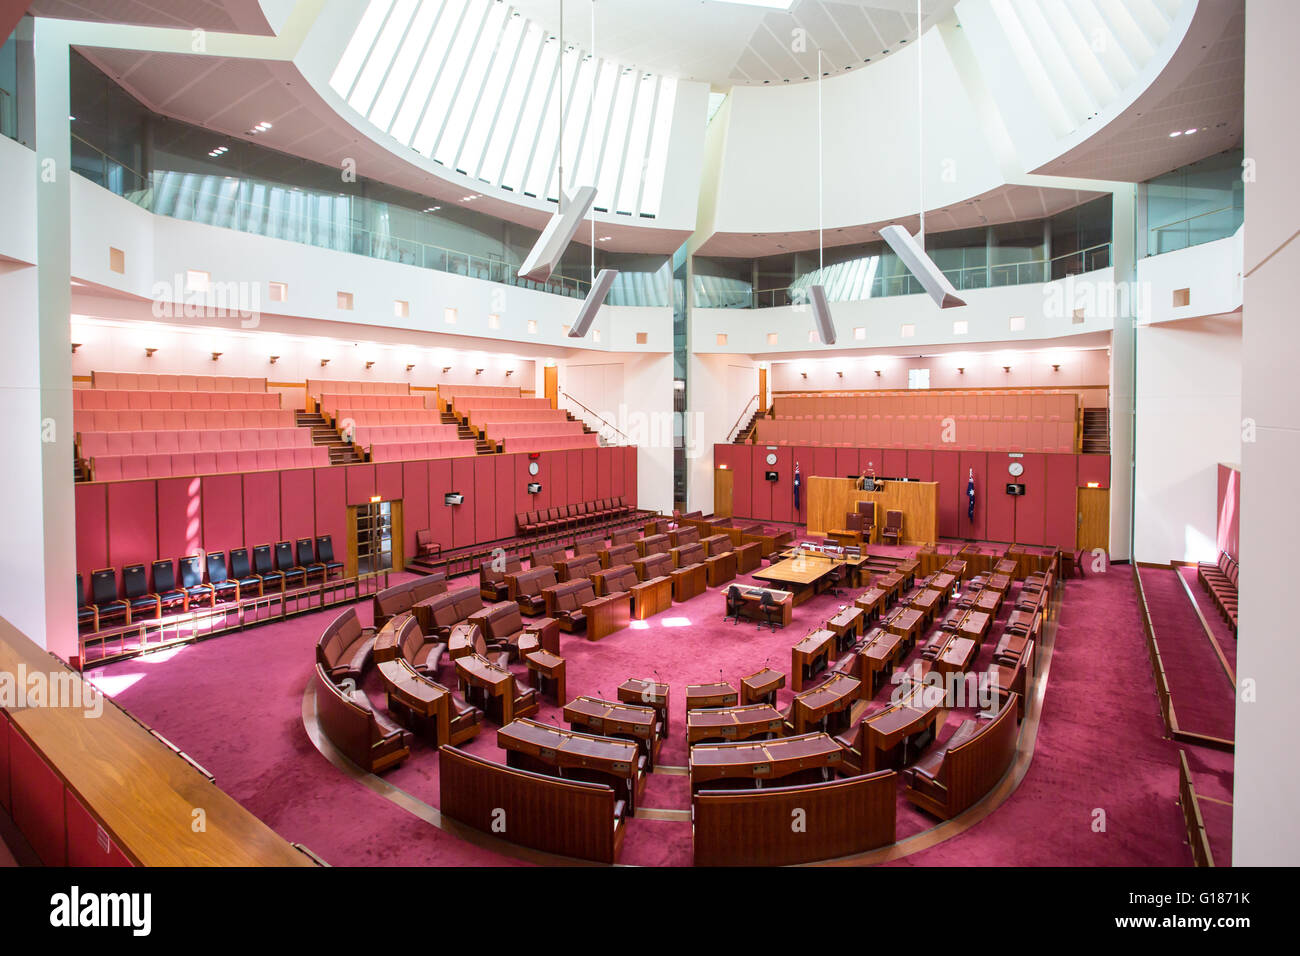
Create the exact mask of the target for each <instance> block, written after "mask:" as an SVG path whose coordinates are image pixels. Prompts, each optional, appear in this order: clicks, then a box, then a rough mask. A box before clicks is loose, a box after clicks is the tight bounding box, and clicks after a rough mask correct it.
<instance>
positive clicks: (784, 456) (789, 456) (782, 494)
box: [765, 446, 812, 522]
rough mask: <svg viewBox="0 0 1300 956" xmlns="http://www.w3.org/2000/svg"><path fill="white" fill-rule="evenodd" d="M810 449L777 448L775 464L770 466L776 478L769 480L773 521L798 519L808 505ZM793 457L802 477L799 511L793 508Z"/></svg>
mask: <svg viewBox="0 0 1300 956" xmlns="http://www.w3.org/2000/svg"><path fill="white" fill-rule="evenodd" d="M810 451H811V449H807V448H791V447H789V446H785V447H782V448H779V449H777V453H776V464H775V465H773V466H772V468H774V469H775V470H776V473H777V480H776V481H773V482H769V484H770V485H771V486H772V520H774V521H795V522H797V521H799V520H800V519H801V518H802V517H803V513H804V511H805V509H806V508H807V506H808V501H807V497H808V496H807V491H808V475H809V474H810V473H811V468H810V467H809V466H810V465H811V464H812V461H811V459H812V455H811V454H810ZM795 458H798V459H799V463H800V466H801V467H800V474H801V476H802V478H803V487H802V490H801V492H800V498H799V512H797V513H796V511H795V509H794V492H793V490H792V489H793V488H794V462H795ZM765 467H766V466H765Z"/></svg>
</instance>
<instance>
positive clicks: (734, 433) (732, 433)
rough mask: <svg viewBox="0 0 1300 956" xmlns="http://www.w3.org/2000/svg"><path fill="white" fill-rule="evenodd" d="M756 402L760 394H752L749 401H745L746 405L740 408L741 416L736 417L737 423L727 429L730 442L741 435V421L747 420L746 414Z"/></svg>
mask: <svg viewBox="0 0 1300 956" xmlns="http://www.w3.org/2000/svg"><path fill="white" fill-rule="evenodd" d="M756 404H758V396H757V395H752V396H750V399H749V401H747V402H746V403H745V407H744V408H742V409H741V410H740V416H739V417H738V418H737V419H736V423H735V424H734V425H732V426H731V428H729V429H728V430H727V442H728V443H730V442H732V441H734V440H735V439H736V438H738V437H739V430H740V425H741V423H742V422H743V421H744V420H745V416H746V415H747V414H748V413H749V409H750V406H752V405H756Z"/></svg>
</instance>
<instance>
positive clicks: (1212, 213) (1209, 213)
mask: <svg viewBox="0 0 1300 956" xmlns="http://www.w3.org/2000/svg"><path fill="white" fill-rule="evenodd" d="M1236 208H1237V207H1236V206H1220V207H1219V208H1218V209H1210V210H1208V211H1206V212H1198V213H1197V214H1196V215H1195V216H1188V217H1187V218H1186V219H1175V220H1174V221H1173V222H1167V223H1165V224H1164V225H1163V226H1152V227H1151V232H1161V231H1163V230H1165V229H1172V228H1173V227H1174V226H1183V225H1186V224H1187V223H1189V222H1193V221H1195V220H1197V219H1201V218H1203V217H1205V216H1217V215H1218V214H1219V213H1221V212H1232V211H1234V210H1235V209H1236Z"/></svg>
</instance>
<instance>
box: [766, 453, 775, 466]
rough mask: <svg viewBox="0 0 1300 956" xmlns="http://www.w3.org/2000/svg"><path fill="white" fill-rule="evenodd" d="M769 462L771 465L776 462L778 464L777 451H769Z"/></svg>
mask: <svg viewBox="0 0 1300 956" xmlns="http://www.w3.org/2000/svg"><path fill="white" fill-rule="evenodd" d="M767 463H768V464H769V465H775V464H776V452H768V455H767Z"/></svg>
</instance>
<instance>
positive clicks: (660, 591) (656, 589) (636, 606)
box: [632, 577, 673, 621]
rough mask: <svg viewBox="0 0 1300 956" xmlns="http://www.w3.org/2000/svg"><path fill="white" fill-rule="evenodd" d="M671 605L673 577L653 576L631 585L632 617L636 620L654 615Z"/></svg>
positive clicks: (642, 619)
mask: <svg viewBox="0 0 1300 956" xmlns="http://www.w3.org/2000/svg"><path fill="white" fill-rule="evenodd" d="M672 606H673V579H672V578H671V577H662V578H653V579H651V580H649V581H642V582H640V583H639V584H634V585H632V617H633V618H635V619H636V620H638V621H644V620H646V619H647V618H651V617H654V616H655V615H656V614H658V613H660V612H661V611H666V610H668V609H669V608H670V607H672Z"/></svg>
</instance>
